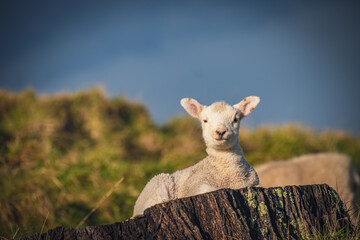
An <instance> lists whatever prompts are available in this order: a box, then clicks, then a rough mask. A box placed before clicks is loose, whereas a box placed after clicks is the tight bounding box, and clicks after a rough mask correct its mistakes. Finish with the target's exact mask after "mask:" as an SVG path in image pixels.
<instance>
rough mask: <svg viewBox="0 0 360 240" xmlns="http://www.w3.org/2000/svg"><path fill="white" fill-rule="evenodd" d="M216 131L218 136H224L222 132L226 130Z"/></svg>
mask: <svg viewBox="0 0 360 240" xmlns="http://www.w3.org/2000/svg"><path fill="white" fill-rule="evenodd" d="M216 133H217V134H218V135H219V136H220V137H222V136H224V134H225V133H226V130H220V131H219V130H216Z"/></svg>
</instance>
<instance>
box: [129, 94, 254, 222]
mask: <svg viewBox="0 0 360 240" xmlns="http://www.w3.org/2000/svg"><path fill="white" fill-rule="evenodd" d="M259 102H260V98H259V97H257V96H249V97H247V98H244V99H243V100H242V101H241V102H239V103H238V104H235V105H234V106H230V105H228V104H227V103H225V102H215V103H213V104H211V105H210V106H205V105H202V104H200V103H199V102H197V101H196V100H195V99H191V98H183V99H182V100H181V102H180V104H181V105H182V106H183V108H184V109H185V110H186V111H187V112H188V113H189V114H190V115H191V116H192V117H195V118H197V119H199V120H200V121H201V126H202V130H203V138H204V141H205V144H206V152H207V154H208V156H207V157H206V158H204V159H203V160H201V161H200V162H198V163H197V164H195V165H194V166H191V167H188V168H186V169H183V170H179V171H176V172H174V173H173V174H168V173H161V174H159V175H157V176H155V177H153V178H152V179H151V180H150V181H149V182H148V183H147V184H146V186H145V188H144V189H143V191H142V192H141V193H140V195H139V197H138V199H137V201H136V203H135V206H134V213H133V217H135V216H139V215H142V214H143V212H144V210H145V209H147V208H149V207H151V206H153V205H155V204H159V203H163V202H167V201H170V200H173V199H178V198H183V197H189V196H194V195H198V194H202V193H206V192H211V191H215V190H217V189H222V188H232V189H239V188H244V187H252V186H259V178H258V176H257V174H256V172H255V170H254V168H253V167H252V166H251V165H250V164H249V163H248V162H247V161H246V160H245V158H244V156H243V151H242V148H241V146H240V144H239V127H240V120H241V119H242V118H243V117H245V116H247V115H249V114H250V113H251V112H252V111H253V110H254V109H255V107H256V106H257V105H258V103H259Z"/></svg>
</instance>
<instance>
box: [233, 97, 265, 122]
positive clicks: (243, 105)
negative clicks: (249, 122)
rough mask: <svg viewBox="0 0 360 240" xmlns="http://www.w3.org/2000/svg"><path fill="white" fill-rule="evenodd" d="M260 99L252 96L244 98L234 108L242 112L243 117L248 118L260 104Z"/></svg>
mask: <svg viewBox="0 0 360 240" xmlns="http://www.w3.org/2000/svg"><path fill="white" fill-rule="evenodd" d="M259 102H260V98H259V97H257V96H250V97H246V98H244V99H243V100H242V101H241V102H239V103H238V104H235V105H234V106H233V107H234V108H236V109H238V110H239V111H240V112H241V115H242V116H241V117H246V116H247V115H249V114H250V113H251V112H252V111H253V110H254V109H255V108H256V106H257V105H258V104H259Z"/></svg>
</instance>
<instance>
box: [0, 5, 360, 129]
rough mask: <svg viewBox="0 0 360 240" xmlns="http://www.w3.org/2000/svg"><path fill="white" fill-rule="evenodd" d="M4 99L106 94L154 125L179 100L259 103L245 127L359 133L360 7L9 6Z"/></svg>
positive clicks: (2, 58)
mask: <svg viewBox="0 0 360 240" xmlns="http://www.w3.org/2000/svg"><path fill="white" fill-rule="evenodd" d="M0 19H1V21H0V34H1V38H0V88H2V89H7V90H10V91H19V90H22V89H25V88H27V87H33V88H34V89H35V90H36V91H37V92H38V93H46V94H51V93H57V92H63V91H68V92H72V91H76V90H81V89H88V88H90V87H91V86H94V85H98V86H102V87H103V88H105V89H106V91H107V94H108V95H109V96H110V97H111V96H116V95H125V96H126V97H128V98H130V99H134V100H137V101H141V102H142V103H144V104H145V105H146V106H147V107H148V109H149V112H150V114H151V116H152V117H153V119H154V120H155V121H156V122H157V123H160V124H161V123H164V122H165V121H167V120H168V119H169V118H171V117H174V116H176V115H180V114H186V113H185V111H184V110H182V108H181V106H180V104H179V101H180V99H181V98H182V97H192V98H195V99H197V100H198V101H199V102H201V103H203V104H206V105H207V104H210V103H212V102H214V101H217V100H225V101H227V102H229V103H231V104H235V103H237V102H239V101H240V100H241V99H242V98H244V97H246V96H248V95H258V96H260V98H261V103H260V104H259V106H258V108H257V109H256V111H254V112H253V114H252V115H251V116H249V117H248V119H246V120H245V125H247V126H258V125H264V124H265V125H268V124H271V125H273V124H276V125H281V124H284V123H288V122H294V123H302V124H305V125H309V126H310V127H313V128H316V129H326V128H334V129H344V130H346V131H349V132H352V133H356V134H359V133H360V124H359V123H360V121H359V117H360V107H359V104H360V94H359V90H360V79H359V76H360V44H359V43H360V26H359V25H360V4H359V3H358V2H356V1H271V2H270V1H99V0H97V1H93V0H88V1H69V0H62V1H37V0H33V1H25V0H17V1H9V0H3V1H1V3H0Z"/></svg>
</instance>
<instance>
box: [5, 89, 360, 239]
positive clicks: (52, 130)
mask: <svg viewBox="0 0 360 240" xmlns="http://www.w3.org/2000/svg"><path fill="white" fill-rule="evenodd" d="M240 142H241V144H242V147H243V149H244V152H245V155H246V159H247V160H248V161H249V162H250V163H251V164H253V165H255V164H260V163H262V162H267V161H271V160H274V159H286V158H289V157H292V156H296V155H300V154H304V153H315V152H324V151H336V152H342V153H346V154H348V155H349V156H351V158H352V160H353V162H354V164H355V166H356V168H357V170H358V171H359V172H360V139H359V138H358V137H357V136H354V135H351V134H348V133H345V132H342V131H331V130H329V131H323V132H317V131H314V130H311V129H309V128H306V127H304V126H294V125H287V126H283V127H260V128H257V129H254V130H248V129H241V131H240ZM204 148H205V145H204V144H203V142H202V138H201V128H200V126H199V125H198V123H197V122H196V121H195V120H194V119H191V118H189V117H177V118H174V119H172V120H170V121H169V122H168V123H166V124H165V125H164V126H157V125H156V124H154V122H153V121H152V119H151V118H150V116H149V114H148V112H147V110H146V108H145V107H144V106H143V105H142V104H140V103H135V102H131V101H128V100H126V99H124V98H123V97H116V98H111V99H108V98H106V97H105V95H104V94H103V93H102V92H101V91H100V90H98V89H90V90H88V91H86V92H78V93H74V94H59V95H51V96H42V97H39V96H37V95H36V94H35V93H34V91H32V90H26V91H23V92H20V93H17V94H14V93H10V92H6V91H0V186H1V188H0V209H1V211H0V236H3V237H7V238H11V237H15V236H16V237H19V236H23V235H28V234H31V233H34V232H40V231H43V232H44V231H47V229H49V228H54V227H56V226H64V227H76V226H77V225H78V224H79V223H80V222H81V220H82V219H83V218H84V217H85V216H86V215H88V213H90V212H91V211H92V209H94V208H96V211H95V212H94V213H93V214H91V215H90V216H89V218H87V220H86V222H85V225H95V224H96V225H98V224H110V223H114V222H119V221H123V220H125V219H127V218H129V217H130V216H131V214H132V208H133V205H134V202H135V200H136V198H137V196H138V194H139V193H140V191H141V190H142V188H143V187H144V185H145V184H146V182H147V181H148V180H149V179H150V178H151V177H152V176H154V175H155V174H157V173H160V172H173V171H175V170H178V169H182V168H185V167H187V166H190V165H193V164H194V163H196V162H197V161H198V160H200V159H202V158H203V157H204V156H205V155H206V153H205V149H204ZM122 177H124V180H123V181H122V182H121V184H119V186H118V187H114V188H113V186H114V185H115V184H116V183H118V182H119V180H120V179H121V178H122ZM110 190H111V192H109V191H110ZM110 193H111V194H110ZM109 194H110V195H109ZM104 196H106V197H107V198H106V199H104ZM99 201H101V205H97V204H98V203H99Z"/></svg>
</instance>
